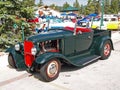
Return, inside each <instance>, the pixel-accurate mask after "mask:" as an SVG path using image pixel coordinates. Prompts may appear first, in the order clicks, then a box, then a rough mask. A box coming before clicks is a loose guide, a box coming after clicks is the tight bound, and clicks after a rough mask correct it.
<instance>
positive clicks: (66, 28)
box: [65, 26, 91, 32]
mask: <svg viewBox="0 0 120 90" xmlns="http://www.w3.org/2000/svg"><path fill="white" fill-rule="evenodd" d="M65 30H69V31H72V32H74V27H69V26H67V27H65ZM79 31H81V32H91V29H90V28H85V27H76V32H79Z"/></svg>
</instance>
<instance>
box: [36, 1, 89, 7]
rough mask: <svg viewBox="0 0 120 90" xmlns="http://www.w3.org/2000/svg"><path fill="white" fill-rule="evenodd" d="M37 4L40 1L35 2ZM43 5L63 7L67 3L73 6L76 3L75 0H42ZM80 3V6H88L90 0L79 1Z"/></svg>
mask: <svg viewBox="0 0 120 90" xmlns="http://www.w3.org/2000/svg"><path fill="white" fill-rule="evenodd" d="M35 1H36V3H38V2H39V0H35ZM42 1H43V3H44V4H45V5H48V6H49V5H51V4H55V5H57V6H62V5H63V4H64V3H65V2H67V3H69V4H70V5H71V6H73V3H74V2H75V0H42ZM78 1H79V4H80V5H81V4H83V5H86V4H87V1H88V0H78Z"/></svg>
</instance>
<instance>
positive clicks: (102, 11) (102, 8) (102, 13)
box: [100, 0, 104, 30]
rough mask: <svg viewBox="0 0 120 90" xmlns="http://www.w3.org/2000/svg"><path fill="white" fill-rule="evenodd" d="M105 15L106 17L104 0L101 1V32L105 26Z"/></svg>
mask: <svg viewBox="0 0 120 90" xmlns="http://www.w3.org/2000/svg"><path fill="white" fill-rule="evenodd" d="M103 15H104V0H101V22H100V30H101V27H102V26H104V24H103Z"/></svg>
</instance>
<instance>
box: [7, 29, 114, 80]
mask: <svg viewBox="0 0 120 90" xmlns="http://www.w3.org/2000/svg"><path fill="white" fill-rule="evenodd" d="M111 50H113V43H112V40H111V31H108V30H92V29H89V28H82V27H77V28H72V27H65V28H64V29H51V30H48V31H47V32H44V31H43V32H41V33H39V34H37V35H34V36H30V37H28V38H26V40H24V42H23V43H18V44H16V45H15V46H14V47H11V48H9V50H8V51H9V56H8V62H9V65H10V66H12V67H13V68H16V69H27V70H29V71H30V72H39V73H40V75H41V76H42V77H43V78H44V79H45V81H52V80H54V79H56V78H57V77H58V75H59V72H60V69H61V66H62V65H63V64H64V63H66V64H71V65H74V66H78V67H79V66H84V65H86V64H88V63H90V62H92V61H95V60H97V59H103V60H104V59H107V58H108V57H109V56H110V54H111Z"/></svg>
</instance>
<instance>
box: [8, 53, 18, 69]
mask: <svg viewBox="0 0 120 90" xmlns="http://www.w3.org/2000/svg"><path fill="white" fill-rule="evenodd" d="M8 63H9V65H10V66H11V67H12V68H16V65H15V60H14V58H13V56H12V54H9V55H8Z"/></svg>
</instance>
